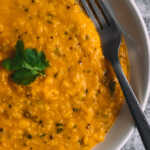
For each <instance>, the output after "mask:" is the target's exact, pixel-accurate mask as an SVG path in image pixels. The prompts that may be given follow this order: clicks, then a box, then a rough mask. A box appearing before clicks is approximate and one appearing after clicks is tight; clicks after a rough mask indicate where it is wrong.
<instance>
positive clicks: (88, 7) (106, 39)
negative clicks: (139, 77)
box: [80, 0, 150, 150]
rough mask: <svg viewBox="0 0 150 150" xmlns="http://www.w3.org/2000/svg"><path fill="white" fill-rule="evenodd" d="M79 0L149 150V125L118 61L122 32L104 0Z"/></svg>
mask: <svg viewBox="0 0 150 150" xmlns="http://www.w3.org/2000/svg"><path fill="white" fill-rule="evenodd" d="M80 2H81V5H82V7H83V8H84V10H85V11H86V13H87V14H88V15H89V17H90V18H91V19H92V20H93V22H94V23H95V25H96V28H97V30H98V32H99V34H100V36H101V42H102V48H103V54H104V56H105V58H106V59H108V60H109V61H110V62H111V64H112V66H113V69H114V71H115V73H116V76H117V78H118V80H119V83H120V85H121V88H122V91H123V93H124V96H125V98H126V102H127V104H128V106H129V109H130V112H131V114H132V117H133V120H134V121H135V124H136V127H137V129H138V131H139V133H140V136H141V139H142V141H143V144H144V146H145V149H146V150H150V125H149V124H148V121H147V119H146V117H145V115H144V113H143V111H142V110H141V107H140V104H139V101H138V99H137V97H136V96H135V94H134V92H133V90H132V88H131V86H130V84H129V82H128V81H127V79H126V77H125V75H124V73H123V71H122V68H121V65H120V62H119V57H118V51H119V47H120V43H121V37H122V33H121V31H120V29H119V28H118V26H117V24H116V22H115V21H114V19H113V17H112V15H111V13H110V12H109V10H108V9H107V7H106V6H105V3H104V0H80Z"/></svg>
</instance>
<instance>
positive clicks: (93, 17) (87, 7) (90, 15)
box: [80, 0, 100, 28]
mask: <svg viewBox="0 0 150 150" xmlns="http://www.w3.org/2000/svg"><path fill="white" fill-rule="evenodd" d="M80 2H81V4H82V6H83V8H84V10H85V12H86V13H87V14H88V16H89V17H91V19H92V20H93V22H94V23H95V25H96V27H97V28H99V27H100V25H99V23H98V22H97V19H96V18H95V15H94V13H93V12H92V10H91V8H90V7H89V4H88V2H87V1H86V0H80Z"/></svg>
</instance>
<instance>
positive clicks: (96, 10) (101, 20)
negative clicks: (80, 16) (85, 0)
mask: <svg viewBox="0 0 150 150" xmlns="http://www.w3.org/2000/svg"><path fill="white" fill-rule="evenodd" d="M89 4H90V5H91V7H92V9H93V11H94V13H95V15H96V17H97V19H98V22H99V23H100V24H101V26H102V28H103V27H104V26H106V24H107V22H106V19H105V17H104V15H103V13H102V11H101V10H100V8H99V7H98V6H97V4H96V2H95V0H89Z"/></svg>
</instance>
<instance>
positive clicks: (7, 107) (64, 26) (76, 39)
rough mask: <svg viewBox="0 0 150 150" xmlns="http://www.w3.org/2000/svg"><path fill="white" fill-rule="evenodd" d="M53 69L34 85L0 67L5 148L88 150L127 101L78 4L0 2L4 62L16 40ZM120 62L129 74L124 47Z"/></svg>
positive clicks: (65, 0)
mask: <svg viewBox="0 0 150 150" xmlns="http://www.w3.org/2000/svg"><path fill="white" fill-rule="evenodd" d="M18 39H21V40H23V41H24V44H25V47H31V48H36V49H38V51H43V52H44V53H45V56H46V59H47V60H48V61H49V63H50V65H49V67H47V68H46V72H45V75H44V76H40V77H38V78H36V80H35V81H34V82H32V83H31V84H30V85H27V86H23V85H18V84H16V83H14V82H13V81H12V80H11V78H10V71H7V70H6V69H4V68H3V67H2V65H1V66H0V81H1V84H0V150H68V149H70V150H90V149H91V148H92V147H93V146H94V145H95V144H97V143H99V142H102V141H104V138H105V135H106V134H107V132H108V131H109V129H110V128H111V127H112V124H113V123H114V121H115V119H116V117H117V115H118V113H119V111H120V109H121V106H122V104H123V101H124V97H123V94H122V92H121V89H120V86H119V83H118V81H117V79H116V77H115V75H114V73H113V71H112V68H111V65H110V64H109V63H108V62H107V61H106V60H105V58H104V56H103V54H102V49H101V45H100V38H99V35H98V33H97V31H96V29H95V26H94V24H93V23H92V21H91V20H90V19H89V18H88V17H87V16H86V15H85V14H84V12H83V11H82V10H81V8H80V6H79V4H78V3H77V2H76V1H75V0H13V1H12V0H0V61H3V60H4V59H6V58H8V57H10V56H12V55H13V54H14V46H15V44H16V41H17V40H18ZM119 57H120V62H121V65H122V67H123V70H124V72H125V74H126V75H127V76H128V68H129V67H128V57H127V50H126V46H125V43H124V42H122V44H121V47H120V54H119Z"/></svg>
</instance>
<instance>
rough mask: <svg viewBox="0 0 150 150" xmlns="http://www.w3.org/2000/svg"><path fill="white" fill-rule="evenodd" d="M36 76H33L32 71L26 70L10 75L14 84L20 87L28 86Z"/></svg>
mask: <svg viewBox="0 0 150 150" xmlns="http://www.w3.org/2000/svg"><path fill="white" fill-rule="evenodd" d="M37 76H38V74H35V73H34V72H33V71H31V70H28V69H20V70H18V71H15V72H14V73H13V74H12V75H11V77H12V80H13V81H14V82H16V83H17V84H22V85H28V84H30V83H31V82H33V81H34V80H35V79H36V77H37Z"/></svg>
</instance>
